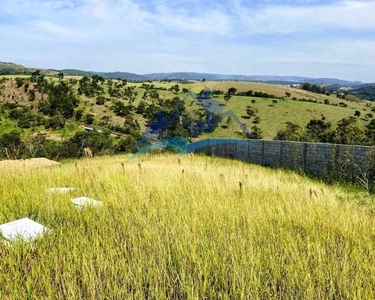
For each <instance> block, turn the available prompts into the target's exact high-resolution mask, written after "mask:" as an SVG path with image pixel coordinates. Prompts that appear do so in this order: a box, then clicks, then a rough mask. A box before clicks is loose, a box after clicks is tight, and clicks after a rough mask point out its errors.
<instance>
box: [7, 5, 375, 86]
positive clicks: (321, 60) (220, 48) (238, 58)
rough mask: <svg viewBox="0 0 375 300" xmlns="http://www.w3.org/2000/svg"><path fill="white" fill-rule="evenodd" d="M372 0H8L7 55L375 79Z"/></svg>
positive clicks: (64, 64) (145, 69)
mask: <svg viewBox="0 0 375 300" xmlns="http://www.w3.org/2000/svg"><path fill="white" fill-rule="evenodd" d="M374 15H375V0H374V1H372V0H367V1H365V0H353V1H333V0H328V1H322V0H284V1H282V0H263V1H260V0H254V1H251V0H246V1H244V0H227V1H224V0H218V1H212V0H173V1H167V0H138V1H136V0H54V1H52V0H1V3H0V38H1V41H2V42H1V44H0V61H11V62H16V63H20V64H24V65H26V66H30V67H41V68H55V69H63V68H76V69H84V70H95V71H127V72H134V73H151V72H173V71H195V72H213V73H225V74H246V75H300V76H311V77H337V78H342V79H349V80H362V81H365V82H375V17H374Z"/></svg>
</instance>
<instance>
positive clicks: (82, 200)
mask: <svg viewBox="0 0 375 300" xmlns="http://www.w3.org/2000/svg"><path fill="white" fill-rule="evenodd" d="M72 203H73V204H74V205H76V206H77V207H80V208H82V207H86V206H101V205H103V202H101V201H98V200H95V199H91V198H87V197H79V198H75V199H73V200H72Z"/></svg>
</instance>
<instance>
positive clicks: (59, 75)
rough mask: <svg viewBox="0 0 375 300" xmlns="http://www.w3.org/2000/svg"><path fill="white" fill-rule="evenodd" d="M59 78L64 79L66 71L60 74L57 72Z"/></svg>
mask: <svg viewBox="0 0 375 300" xmlns="http://www.w3.org/2000/svg"><path fill="white" fill-rule="evenodd" d="M57 78H58V79H59V80H63V79H64V73H62V72H60V73H59V74H57Z"/></svg>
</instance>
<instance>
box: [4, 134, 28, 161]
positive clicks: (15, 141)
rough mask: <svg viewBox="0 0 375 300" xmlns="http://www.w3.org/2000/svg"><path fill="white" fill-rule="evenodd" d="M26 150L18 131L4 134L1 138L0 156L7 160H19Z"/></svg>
mask: <svg viewBox="0 0 375 300" xmlns="http://www.w3.org/2000/svg"><path fill="white" fill-rule="evenodd" d="M24 149H25V145H24V143H23V142H22V140H21V135H20V133H19V132H18V131H12V132H10V133H4V134H3V135H1V136H0V156H1V157H5V158H7V159H19V158H20V157H21V155H22V153H23V151H24Z"/></svg>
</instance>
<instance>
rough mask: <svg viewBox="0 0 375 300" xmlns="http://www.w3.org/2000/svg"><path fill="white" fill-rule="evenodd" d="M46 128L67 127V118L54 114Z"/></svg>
mask: <svg viewBox="0 0 375 300" xmlns="http://www.w3.org/2000/svg"><path fill="white" fill-rule="evenodd" d="M45 127H46V129H49V128H52V129H55V130H58V129H62V128H64V127H65V119H64V117H63V116H62V115H56V116H53V117H52V118H51V119H49V120H48V121H47V122H46V126H45Z"/></svg>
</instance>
